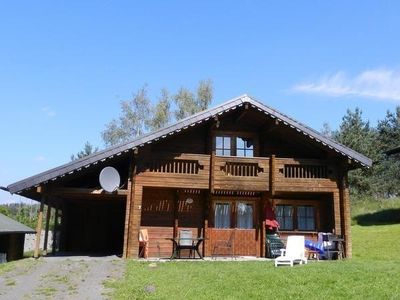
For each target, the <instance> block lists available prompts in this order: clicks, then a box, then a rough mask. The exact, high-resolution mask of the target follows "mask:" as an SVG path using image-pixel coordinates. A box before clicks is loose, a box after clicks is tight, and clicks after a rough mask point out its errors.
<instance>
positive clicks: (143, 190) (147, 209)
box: [7, 95, 372, 258]
mask: <svg viewBox="0 0 400 300" xmlns="http://www.w3.org/2000/svg"><path fill="white" fill-rule="evenodd" d="M371 163H372V162H371V160H370V159H369V158H367V157H365V156H363V155H361V154H359V153H357V152H355V151H353V150H352V149H349V148H347V147H345V146H343V145H341V144H339V143H337V142H335V141H333V140H331V139H329V138H327V137H325V136H323V135H321V134H320V133H318V132H317V131H314V130H313V129H311V128H309V127H307V126H305V125H303V124H301V123H299V122H297V121H295V120H293V119H291V118H289V117H288V116H286V115H284V114H282V113H280V112H278V111H276V110H274V109H272V108H270V107H268V106H266V105H264V104H262V103H260V102H258V101H256V100H255V99H253V98H251V97H249V96H247V95H243V96H240V97H238V98H235V99H233V100H230V101H228V102H226V103H223V104H222V105H219V106H217V107H215V108H212V109H209V110H206V111H203V112H200V113H197V114H195V115H193V116H191V117H188V118H186V119H183V120H181V121H179V122H177V123H176V124H174V125H171V126H168V127H166V128H163V129H161V130H158V131H156V132H152V133H150V134H147V135H145V136H142V137H139V138H137V139H135V140H133V141H130V142H128V143H125V144H122V145H118V146H115V147H112V148H109V149H106V150H104V151H100V152H97V153H94V154H92V155H90V156H87V157H84V158H82V159H80V160H77V161H72V162H70V163H67V164H65V165H62V166H59V167H57V168H54V169H51V170H49V171H46V172H43V173H41V174H38V175H35V176H33V177H30V178H27V179H24V180H22V181H19V182H16V183H14V184H11V185H9V186H8V187H7V190H8V191H9V192H11V193H18V194H20V195H23V196H25V197H28V198H31V199H35V200H37V201H40V203H41V209H40V212H39V217H40V218H42V216H41V214H42V213H41V212H42V211H43V207H44V205H48V206H49V207H50V208H51V209H52V210H51V212H52V213H54V214H55V215H56V218H55V220H56V224H55V230H56V231H57V232H59V234H56V236H57V235H58V236H59V237H60V238H59V241H57V243H56V245H55V247H54V250H57V251H70V252H80V253H82V252H86V253H114V254H121V255H123V257H127V258H137V257H138V254H139V241H138V234H139V230H140V229H147V231H148V235H149V243H148V255H149V257H168V256H170V255H171V252H172V243H171V241H169V240H168V238H172V237H176V236H177V235H178V232H179V230H181V229H189V230H191V231H192V233H193V236H197V237H204V238H205V241H204V243H203V245H202V251H203V254H204V255H205V256H211V255H212V252H213V249H214V245H215V243H216V241H219V240H227V239H229V237H230V236H231V234H232V233H233V232H234V243H233V246H234V254H235V255H243V256H257V257H262V256H264V255H265V207H266V206H272V207H273V208H274V210H275V213H276V215H277V219H278V222H279V223H280V233H281V235H283V236H285V235H289V234H290V235H292V234H301V235H305V236H306V237H307V238H311V239H315V238H316V236H317V233H318V232H332V231H334V232H335V233H336V234H339V235H343V237H344V239H345V254H346V256H347V257H351V251H352V250H351V249H352V248H351V234H350V200H349V188H348V182H347V173H348V171H349V170H352V169H355V168H359V167H369V166H371ZM106 166H112V167H114V168H115V169H116V170H118V173H119V174H120V176H121V184H120V186H119V188H118V189H117V190H116V191H114V192H111V193H108V192H105V191H104V190H102V189H101V187H100V184H99V173H100V171H101V170H102V169H103V168H104V167H106ZM46 219H47V223H48V220H49V216H47V217H46ZM39 227H40V226H39ZM38 231H40V228H38ZM38 244H39V242H38Z"/></svg>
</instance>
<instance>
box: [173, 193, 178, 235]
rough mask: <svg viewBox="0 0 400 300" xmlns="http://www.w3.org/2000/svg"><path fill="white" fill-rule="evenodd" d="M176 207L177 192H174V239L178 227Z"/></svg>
mask: <svg viewBox="0 0 400 300" xmlns="http://www.w3.org/2000/svg"><path fill="white" fill-rule="evenodd" d="M178 205H179V192H178V191H176V193H175V198H174V231H173V236H174V238H176V237H178V227H179V220H178V209H179V207H178Z"/></svg>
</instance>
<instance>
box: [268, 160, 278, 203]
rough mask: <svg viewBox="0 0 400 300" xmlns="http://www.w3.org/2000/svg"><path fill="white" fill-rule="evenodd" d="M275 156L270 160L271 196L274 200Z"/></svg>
mask: <svg viewBox="0 0 400 300" xmlns="http://www.w3.org/2000/svg"><path fill="white" fill-rule="evenodd" d="M275 166H276V160H275V155H274V154H272V155H271V157H270V158H269V195H270V197H271V199H272V198H274V196H275Z"/></svg>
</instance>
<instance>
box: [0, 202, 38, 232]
mask: <svg viewBox="0 0 400 300" xmlns="http://www.w3.org/2000/svg"><path fill="white" fill-rule="evenodd" d="M38 209H39V204H25V203H11V204H4V205H0V212H1V213H2V214H4V215H6V216H8V217H9V218H11V219H14V220H16V221H18V222H20V223H22V224H25V225H26V226H29V227H30V228H33V229H35V228H36V225H37V216H38V213H37V212H38Z"/></svg>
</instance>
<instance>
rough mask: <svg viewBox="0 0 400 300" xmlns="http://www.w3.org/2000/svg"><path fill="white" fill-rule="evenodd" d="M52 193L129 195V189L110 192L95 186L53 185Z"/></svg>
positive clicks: (50, 190)
mask: <svg viewBox="0 0 400 300" xmlns="http://www.w3.org/2000/svg"><path fill="white" fill-rule="evenodd" d="M49 193H51V194H52V195H104V196H125V197H126V196H127V195H128V190H127V189H118V190H116V191H115V192H112V193H109V192H106V191H104V190H103V189H94V188H91V189H90V188H89V189H88V188H70V187H53V188H50V189H49Z"/></svg>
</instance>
